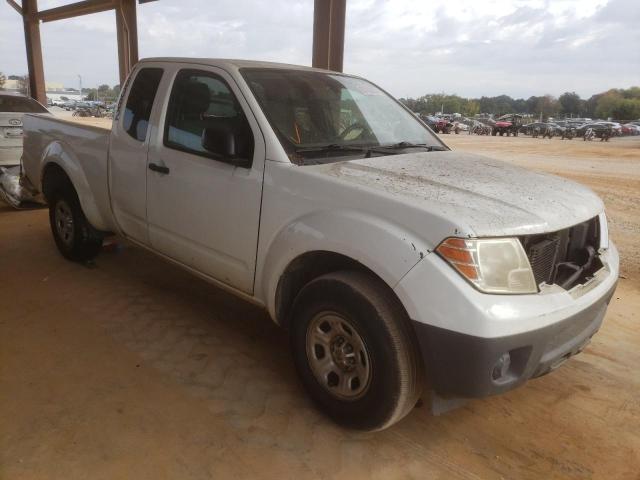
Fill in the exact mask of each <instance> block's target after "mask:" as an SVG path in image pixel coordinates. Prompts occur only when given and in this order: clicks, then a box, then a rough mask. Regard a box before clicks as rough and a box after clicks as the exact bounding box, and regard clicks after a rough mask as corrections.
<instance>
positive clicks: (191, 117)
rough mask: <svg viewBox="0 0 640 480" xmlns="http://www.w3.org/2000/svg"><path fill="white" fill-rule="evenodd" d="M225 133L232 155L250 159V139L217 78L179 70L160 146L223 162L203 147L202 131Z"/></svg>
mask: <svg viewBox="0 0 640 480" xmlns="http://www.w3.org/2000/svg"><path fill="white" fill-rule="evenodd" d="M211 129H214V130H216V131H221V130H223V131H225V132H228V134H229V135H231V136H232V138H233V141H234V146H235V151H236V154H237V155H238V156H240V157H242V158H246V159H252V158H253V148H254V139H253V133H252V132H251V127H250V126H249V123H248V122H247V119H246V117H245V115H244V112H243V110H242V107H241V106H240V104H239V103H238V101H237V99H236V97H235V95H234V94H233V92H232V91H231V89H230V88H229V86H228V85H227V83H226V82H225V81H224V80H223V79H222V78H221V77H219V76H218V75H215V74H213V73H210V72H205V71H200V70H191V69H188V70H181V71H180V72H179V73H178V75H177V76H176V79H175V81H174V84H173V88H172V90H171V97H170V98H169V107H168V110H167V121H166V124H165V133H164V144H165V146H167V147H169V148H174V149H176V150H182V151H186V152H189V153H194V154H197V155H202V156H206V157H210V158H215V159H217V160H224V159H223V158H220V155H216V154H213V153H212V152H211V151H209V150H208V149H207V148H205V146H204V145H205V142H203V139H204V136H205V131H206V130H211Z"/></svg>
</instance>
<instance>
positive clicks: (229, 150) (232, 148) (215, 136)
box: [202, 126, 251, 168]
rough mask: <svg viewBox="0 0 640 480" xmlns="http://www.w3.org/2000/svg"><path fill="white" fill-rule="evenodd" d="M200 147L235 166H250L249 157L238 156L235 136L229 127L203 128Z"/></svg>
mask: <svg viewBox="0 0 640 480" xmlns="http://www.w3.org/2000/svg"><path fill="white" fill-rule="evenodd" d="M202 147H203V148H204V149H205V150H206V151H208V152H209V153H212V154H214V156H216V157H218V158H219V160H220V161H223V162H226V163H230V164H231V165H235V166H237V167H244V168H248V167H250V166H251V159H247V158H240V157H238V153H237V147H236V136H235V135H234V133H233V132H232V131H231V129H229V128H225V127H224V126H215V127H207V128H205V129H204V131H203V132H202Z"/></svg>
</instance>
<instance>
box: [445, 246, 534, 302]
mask: <svg viewBox="0 0 640 480" xmlns="http://www.w3.org/2000/svg"><path fill="white" fill-rule="evenodd" d="M436 252H438V254H439V255H440V256H441V257H442V258H444V259H445V260H446V261H447V262H448V263H449V264H450V265H451V266H452V267H453V268H455V269H456V270H457V271H458V273H459V274H460V275H462V276H463V277H464V278H465V279H467V280H468V281H469V282H471V284H473V285H474V286H475V287H476V288H477V289H478V290H480V291H481V292H485V293H503V294H504V293H507V294H523V293H537V292H538V286H537V285H536V280H535V278H534V276H533V271H532V270H531V265H530V264H529V259H528V258H527V254H526V253H525V251H524V248H522V244H521V243H520V240H518V239H517V238H455V237H450V238H447V239H446V240H445V241H443V242H442V243H441V244H440V245H439V246H438V248H436Z"/></svg>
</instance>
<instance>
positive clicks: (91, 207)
mask: <svg viewBox="0 0 640 480" xmlns="http://www.w3.org/2000/svg"><path fill="white" fill-rule="evenodd" d="M41 165H42V170H41V174H40V178H41V181H40V183H41V190H42V193H43V194H44V196H45V198H47V197H48V195H50V193H51V191H52V190H51V188H52V187H53V186H54V185H55V182H57V181H62V182H68V185H69V186H70V187H72V188H73V189H74V190H75V192H76V194H77V195H78V200H79V201H80V206H81V207H82V211H83V213H84V215H85V216H86V217H87V220H88V221H89V223H90V224H91V225H92V226H93V227H94V228H96V229H98V230H101V231H110V230H112V228H111V226H110V224H109V223H108V222H107V221H106V219H105V218H104V215H103V214H102V213H101V212H100V208H99V207H98V205H97V203H96V199H95V196H94V194H93V191H92V188H91V185H90V184H89V181H88V180H87V178H86V175H85V173H84V171H83V169H82V168H81V165H80V163H79V161H78V159H77V158H75V156H74V155H73V154H72V153H70V152H69V149H68V148H67V147H65V146H64V145H63V144H62V143H61V142H58V141H54V142H51V143H50V144H49V145H47V147H46V148H45V150H44V151H43V154H42V162H41ZM105 181H106V180H105Z"/></svg>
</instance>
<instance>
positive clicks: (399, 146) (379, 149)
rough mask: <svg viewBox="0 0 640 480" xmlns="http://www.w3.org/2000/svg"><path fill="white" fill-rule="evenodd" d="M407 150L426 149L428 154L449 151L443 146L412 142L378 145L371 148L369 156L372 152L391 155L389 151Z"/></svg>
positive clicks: (368, 152)
mask: <svg viewBox="0 0 640 480" xmlns="http://www.w3.org/2000/svg"><path fill="white" fill-rule="evenodd" d="M405 148H424V149H425V150H426V151H427V152H445V151H447V150H449V149H448V148H446V147H443V146H441V145H427V144H426V143H412V142H398V143H391V144H388V145H376V146H374V147H370V148H369V149H368V151H367V155H369V154H370V153H371V152H376V153H389V150H404V149H405ZM394 153H395V152H394Z"/></svg>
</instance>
